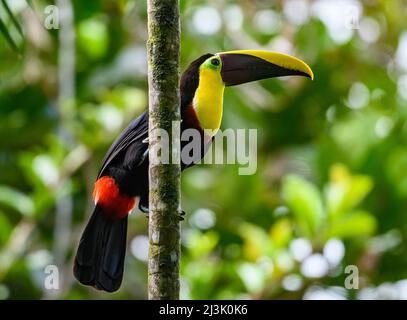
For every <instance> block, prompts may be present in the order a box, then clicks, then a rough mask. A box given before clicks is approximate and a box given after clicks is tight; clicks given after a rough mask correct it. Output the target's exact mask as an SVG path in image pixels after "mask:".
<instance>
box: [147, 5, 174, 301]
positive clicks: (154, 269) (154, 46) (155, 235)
mask: <svg viewBox="0 0 407 320" xmlns="http://www.w3.org/2000/svg"><path fill="white" fill-rule="evenodd" d="M147 2H148V34H149V39H148V43H147V51H148V85H149V116H150V118H149V119H150V120H149V160H150V169H149V180H150V194H149V197H150V198H149V208H150V216H149V242H150V249H149V262H148V296H149V299H179V260H180V222H179V213H178V212H179V202H180V165H179V164H177V163H174V161H171V159H170V163H169V164H168V163H167V164H165V163H160V162H159V161H158V155H159V150H160V151H161V155H162V153H163V149H162V147H163V146H162V145H161V144H160V141H161V139H160V135H159V132H158V130H156V129H162V130H165V131H166V132H167V133H168V137H169V139H168V140H169V141H170V142H171V143H170V146H169V150H167V152H168V154H169V155H173V154H175V155H178V154H179V148H180V147H179V130H177V131H174V132H173V130H172V123H173V121H176V123H178V125H179V120H180V95H179V49H180V48H179V47H180V45H179V42H180V28H179V6H178V0H147Z"/></svg>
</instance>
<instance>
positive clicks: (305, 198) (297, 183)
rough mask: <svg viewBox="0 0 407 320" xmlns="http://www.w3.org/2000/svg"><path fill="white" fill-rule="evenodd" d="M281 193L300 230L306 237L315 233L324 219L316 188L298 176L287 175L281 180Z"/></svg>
mask: <svg viewBox="0 0 407 320" xmlns="http://www.w3.org/2000/svg"><path fill="white" fill-rule="evenodd" d="M282 195H283V199H284V201H285V202H286V203H287V205H288V207H289V208H290V209H291V210H292V212H293V213H294V216H295V218H296V221H297V222H298V225H299V227H300V230H301V232H302V233H304V235H306V236H307V237H312V236H313V235H315V234H316V232H317V230H318V228H319V227H320V226H321V224H322V222H323V220H324V208H323V205H322V200H321V195H320V193H319V191H318V189H317V188H316V187H315V186H314V185H312V184H311V183H309V182H308V181H306V180H305V179H303V178H301V177H299V176H295V175H289V176H287V177H285V178H284V180H283V186H282Z"/></svg>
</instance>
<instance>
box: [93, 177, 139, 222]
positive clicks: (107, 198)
mask: <svg viewBox="0 0 407 320" xmlns="http://www.w3.org/2000/svg"><path fill="white" fill-rule="evenodd" d="M92 196H93V200H95V204H98V205H100V206H101V207H102V208H103V209H104V211H105V213H107V214H108V215H109V216H110V217H112V218H113V219H121V218H124V217H125V216H127V215H128V214H129V212H130V211H131V210H132V209H133V208H134V206H135V205H136V199H135V198H134V197H129V196H126V195H122V194H120V190H119V187H118V186H117V184H116V181H114V179H113V178H112V177H109V176H104V177H101V178H100V179H98V180H97V181H96V183H95V188H94V189H93V194H92Z"/></svg>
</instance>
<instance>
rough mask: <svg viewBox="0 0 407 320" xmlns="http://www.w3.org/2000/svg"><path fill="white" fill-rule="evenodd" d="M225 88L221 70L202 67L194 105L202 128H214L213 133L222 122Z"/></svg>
mask: <svg viewBox="0 0 407 320" xmlns="http://www.w3.org/2000/svg"><path fill="white" fill-rule="evenodd" d="M224 89H225V85H224V83H223V81H222V77H221V75H220V73H219V72H216V71H215V70H211V69H206V68H201V70H200V73H199V86H198V88H197V89H196V92H195V97H194V101H193V105H194V108H195V113H196V116H197V118H198V121H199V124H200V125H201V128H202V129H209V130H213V135H214V134H215V133H216V132H217V131H218V130H219V128H220V124H221V122H222V113H223V91H224Z"/></svg>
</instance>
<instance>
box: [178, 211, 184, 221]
mask: <svg viewBox="0 0 407 320" xmlns="http://www.w3.org/2000/svg"><path fill="white" fill-rule="evenodd" d="M178 213H179V221H184V220H185V211H184V210H180V211H179V212H178Z"/></svg>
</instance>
